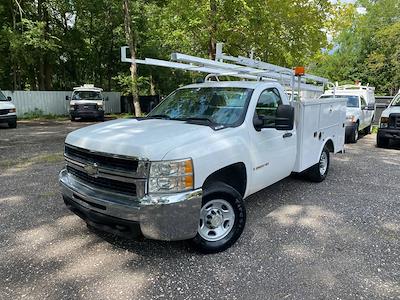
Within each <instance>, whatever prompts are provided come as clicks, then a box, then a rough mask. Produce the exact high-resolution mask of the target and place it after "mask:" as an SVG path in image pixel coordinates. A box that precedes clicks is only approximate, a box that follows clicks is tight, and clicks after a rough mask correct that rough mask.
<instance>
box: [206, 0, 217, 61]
mask: <svg viewBox="0 0 400 300" xmlns="http://www.w3.org/2000/svg"><path fill="white" fill-rule="evenodd" d="M209 21H210V23H209V42H208V56H209V57H210V59H215V51H216V45H217V41H216V34H217V29H218V27H217V0H210V20H209Z"/></svg>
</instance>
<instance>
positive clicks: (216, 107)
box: [147, 87, 253, 126]
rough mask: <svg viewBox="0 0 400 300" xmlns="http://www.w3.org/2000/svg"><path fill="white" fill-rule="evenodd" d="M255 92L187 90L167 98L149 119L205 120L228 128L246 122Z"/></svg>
mask: <svg viewBox="0 0 400 300" xmlns="http://www.w3.org/2000/svg"><path fill="white" fill-rule="evenodd" d="M252 92H253V90H252V89H246V88H232V87H204V88H185V89H179V90H177V91H175V92H173V93H172V94H171V95H170V96H168V97H167V98H165V100H164V101H163V102H161V103H160V105H158V106H157V107H156V108H155V109H153V110H152V111H151V112H150V114H149V115H148V116H147V117H157V116H163V117H165V118H168V119H171V120H173V119H175V120H185V119H204V120H208V121H210V122H212V123H214V124H220V125H225V126H235V125H239V123H241V122H242V121H243V118H244V115H245V113H246V109H247V105H248V102H249V100H250V97H251V94H252Z"/></svg>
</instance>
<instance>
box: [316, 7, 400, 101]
mask: <svg viewBox="0 0 400 300" xmlns="http://www.w3.org/2000/svg"><path fill="white" fill-rule="evenodd" d="M359 4H360V5H362V6H363V7H365V8H366V13H365V14H355V7H354V6H353V5H344V6H341V9H340V10H338V11H337V17H336V18H337V19H340V20H341V23H343V24H340V23H339V28H340V30H339V31H337V32H336V34H335V36H334V40H333V46H332V47H331V48H328V50H331V51H330V52H329V51H326V52H323V53H319V54H318V55H316V56H315V60H314V63H313V64H312V65H313V69H314V71H315V72H316V73H318V74H319V75H322V76H325V77H328V78H330V79H331V80H332V81H338V82H340V83H354V81H355V80H360V81H361V82H362V83H364V84H366V83H369V84H371V85H373V86H375V87H376V89H377V92H378V93H381V94H389V95H393V94H394V93H396V92H397V91H398V89H399V87H400V80H399V79H400V78H399V76H400V73H399V70H400V69H399V64H400V1H399V0H380V1H372V0H370V1H368V0H362V1H359ZM336 24H338V23H336ZM332 48H333V50H332ZM332 52H333V53H332Z"/></svg>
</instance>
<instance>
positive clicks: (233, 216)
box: [192, 183, 246, 253]
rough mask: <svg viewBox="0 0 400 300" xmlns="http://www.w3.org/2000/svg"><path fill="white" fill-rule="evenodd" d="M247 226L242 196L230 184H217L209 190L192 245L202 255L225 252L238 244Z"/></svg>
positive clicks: (207, 190) (204, 199) (204, 198)
mask: <svg viewBox="0 0 400 300" xmlns="http://www.w3.org/2000/svg"><path fill="white" fill-rule="evenodd" d="M245 223H246V209H245V207H244V203H243V199H242V196H241V195H240V194H239V193H238V192H237V191H236V190H235V189H234V188H232V187H231V186H229V185H227V184H224V183H218V184H215V185H213V186H212V187H211V188H209V189H206V192H205V196H204V197H203V203H202V207H201V210H200V218H199V225H198V229H197V235H196V236H195V237H194V238H193V240H192V242H193V244H194V246H195V247H196V248H197V249H198V250H199V251H200V252H203V253H217V252H220V251H224V250H226V249H227V248H229V247H230V246H232V245H233V244H234V243H235V242H236V241H237V239H238V238H239V237H240V235H241V234H242V232H243V229H244V226H245Z"/></svg>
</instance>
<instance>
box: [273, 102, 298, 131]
mask: <svg viewBox="0 0 400 300" xmlns="http://www.w3.org/2000/svg"><path fill="white" fill-rule="evenodd" d="M293 126H294V107H293V106H291V105H283V104H281V105H279V106H278V109H277V110H276V119H275V129H277V130H292V129H293Z"/></svg>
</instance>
